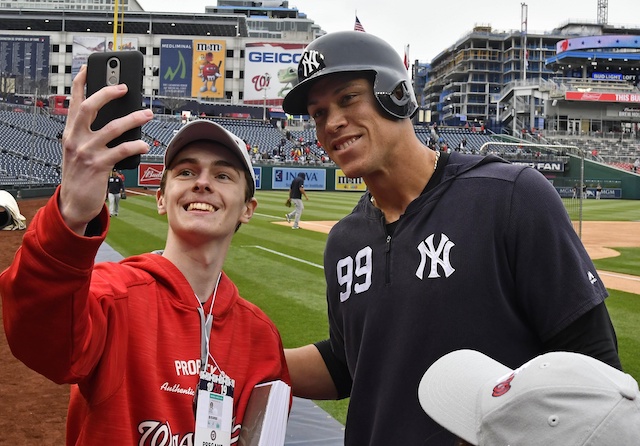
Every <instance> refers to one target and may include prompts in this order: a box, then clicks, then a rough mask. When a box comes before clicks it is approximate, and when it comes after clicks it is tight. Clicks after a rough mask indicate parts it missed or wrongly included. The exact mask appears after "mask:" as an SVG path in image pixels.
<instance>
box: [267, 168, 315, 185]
mask: <svg viewBox="0 0 640 446" xmlns="http://www.w3.org/2000/svg"><path fill="white" fill-rule="evenodd" d="M300 172H302V173H304V188H305V190H326V189H327V172H326V171H325V170H324V169H303V168H299V169H298V168H293V167H274V168H273V179H272V185H271V188H272V189H274V190H276V189H289V186H291V182H292V181H293V179H294V178H295V177H297V176H298V174H299V173H300Z"/></svg>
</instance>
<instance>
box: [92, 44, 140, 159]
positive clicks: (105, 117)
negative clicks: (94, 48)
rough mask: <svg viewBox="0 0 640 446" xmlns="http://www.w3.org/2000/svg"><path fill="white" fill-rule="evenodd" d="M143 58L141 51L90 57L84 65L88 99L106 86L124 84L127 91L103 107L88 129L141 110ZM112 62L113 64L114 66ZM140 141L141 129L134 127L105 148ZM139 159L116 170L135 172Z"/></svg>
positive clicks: (99, 54) (101, 54)
mask: <svg viewBox="0 0 640 446" xmlns="http://www.w3.org/2000/svg"><path fill="white" fill-rule="evenodd" d="M143 59H144V57H143V55H142V53H141V52H140V51H112V52H105V53H92V54H90V55H89V59H88V61H87V97H88V96H91V95H92V94H94V93H95V92H97V91H98V90H100V89H101V88H102V87H104V86H106V85H117V84H127V86H128V87H129V90H128V91H127V94H126V95H124V96H123V97H121V98H118V99H114V100H113V101H111V102H109V103H107V104H105V105H104V106H103V107H102V108H101V109H100V111H98V115H97V116H96V119H95V120H94V121H93V123H92V125H91V129H92V130H98V129H101V128H102V127H104V126H105V125H106V124H107V123H109V122H110V121H112V120H114V119H117V118H121V117H123V116H126V115H128V114H129V113H131V112H132V111H135V110H141V109H142V78H143V72H144V68H143ZM114 61H115V62H114ZM141 137H142V128H141V127H136V128H133V129H131V130H128V131H126V132H125V133H123V134H122V135H120V136H119V137H117V138H114V139H113V140H111V141H110V142H109V143H108V144H107V147H115V146H117V145H118V144H120V143H122V142H124V141H133V140H136V139H140V138H141ZM138 164H140V155H134V156H130V157H128V158H125V159H123V160H121V161H120V162H118V163H117V164H116V165H115V166H114V167H115V168H116V169H135V168H136V167H137V166H138Z"/></svg>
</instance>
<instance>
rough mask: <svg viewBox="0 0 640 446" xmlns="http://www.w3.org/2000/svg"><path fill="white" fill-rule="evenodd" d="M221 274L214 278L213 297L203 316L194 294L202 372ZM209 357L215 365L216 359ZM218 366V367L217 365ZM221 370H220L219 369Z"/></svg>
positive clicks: (205, 361) (206, 359) (206, 357)
mask: <svg viewBox="0 0 640 446" xmlns="http://www.w3.org/2000/svg"><path fill="white" fill-rule="evenodd" d="M221 276H222V272H220V273H219V274H218V280H216V287H215V288H214V289H213V298H212V300H211V308H209V314H208V315H207V316H206V317H205V315H204V307H203V306H202V302H200V299H198V296H196V299H197V300H198V304H199V305H200V307H199V308H198V314H199V315H200V371H201V372H204V371H205V370H206V369H207V364H208V362H209V344H210V342H211V327H212V326H213V314H212V313H213V304H214V303H215V302H216V293H217V292H218V284H219V283H220V277H221ZM211 359H212V360H213V362H214V363H215V365H216V367H218V364H217V363H216V360H215V359H214V358H213V356H211ZM218 368H219V367H218ZM220 371H221V372H222V370H220Z"/></svg>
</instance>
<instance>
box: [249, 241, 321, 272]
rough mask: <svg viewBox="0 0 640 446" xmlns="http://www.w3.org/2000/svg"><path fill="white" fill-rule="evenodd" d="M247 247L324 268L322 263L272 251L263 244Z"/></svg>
mask: <svg viewBox="0 0 640 446" xmlns="http://www.w3.org/2000/svg"><path fill="white" fill-rule="evenodd" d="M247 247H248V248H256V249H262V250H263V251H267V252H270V253H271V254H275V255H278V256H282V257H286V258H287V259H291V260H295V261H296V262H300V263H306V264H307V265H311V266H315V267H316V268H320V269H324V267H323V266H322V265H318V264H317V263H313V262H308V261H307V260H304V259H299V258H297V257H293V256H290V255H288V254H284V253H282V252H278V251H274V250H273V249H269V248H265V247H264V246H258V245H249V246H247Z"/></svg>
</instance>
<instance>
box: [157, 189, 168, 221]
mask: <svg viewBox="0 0 640 446" xmlns="http://www.w3.org/2000/svg"><path fill="white" fill-rule="evenodd" d="M156 207H157V208H158V214H159V215H165V214H166V213H167V209H166V207H165V202H164V194H163V193H162V189H158V190H157V191H156Z"/></svg>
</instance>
